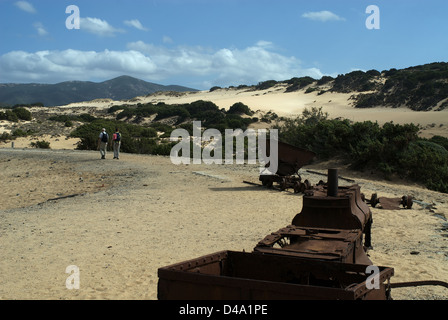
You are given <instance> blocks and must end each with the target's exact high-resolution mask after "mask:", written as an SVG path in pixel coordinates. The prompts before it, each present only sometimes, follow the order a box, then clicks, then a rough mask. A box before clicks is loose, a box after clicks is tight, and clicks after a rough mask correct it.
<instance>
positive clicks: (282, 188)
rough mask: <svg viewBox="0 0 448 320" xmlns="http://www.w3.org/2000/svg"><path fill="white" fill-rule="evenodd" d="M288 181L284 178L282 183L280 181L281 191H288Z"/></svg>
mask: <svg viewBox="0 0 448 320" xmlns="http://www.w3.org/2000/svg"><path fill="white" fill-rule="evenodd" d="M286 184H287V183H286V179H285V178H283V179H282V181H280V183H279V185H280V190H282V191H283V190H286Z"/></svg>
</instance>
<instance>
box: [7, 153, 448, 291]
mask: <svg viewBox="0 0 448 320" xmlns="http://www.w3.org/2000/svg"><path fill="white" fill-rule="evenodd" d="M0 166H1V167H2V171H1V173H0V177H1V179H2V182H3V183H2V186H3V190H4V194H5V193H6V196H4V197H1V198H0V199H1V200H0V208H1V209H0V244H1V245H0V256H1V257H2V259H1V260H0V270H1V273H0V299H64V300H65V299H156V298H157V280H158V278H157V269H158V268H159V267H162V266H166V265H168V264H172V263H176V262H180V261H184V260H186V259H191V258H196V257H198V256H201V255H204V254H209V253H213V252H216V251H219V250H246V251H251V250H252V249H253V247H254V246H255V245H256V243H257V242H258V241H259V240H261V239H263V238H264V236H266V235H267V234H270V233H271V232H273V231H277V230H278V229H280V228H282V227H284V226H286V225H288V224H290V223H291V220H292V218H293V217H294V215H295V214H296V213H298V212H300V210H301V206H302V199H301V195H297V194H294V193H292V192H288V191H287V192H279V191H275V190H267V189H264V188H261V187H257V186H251V185H248V184H245V183H243V181H244V180H249V181H254V182H257V180H258V168H257V167H256V166H247V165H227V166H224V165H221V166H207V165H180V166H176V165H173V164H172V163H171V162H170V159H169V158H168V157H158V156H148V155H132V154H122V156H121V157H120V160H119V161H116V160H112V159H111V158H110V156H109V159H107V160H99V154H98V153H97V152H85V151H72V150H33V149H24V150H17V149H15V150H13V149H0ZM307 168H308V167H306V168H303V169H302V170H301V172H302V173H301V174H302V177H303V178H306V179H309V180H310V181H311V182H312V183H313V184H315V183H317V182H318V181H319V180H320V179H322V176H319V175H316V174H312V173H308V172H307V171H306V169H307ZM309 168H312V169H313V170H320V171H321V172H325V166H320V167H319V166H318V165H314V166H309ZM198 173H200V174H198ZM343 174H344V175H345V176H346V177H348V178H352V179H355V180H356V182H357V183H359V184H360V185H361V191H362V192H364V193H365V194H366V195H367V196H369V195H371V194H372V193H374V192H377V193H378V195H379V196H402V195H405V194H411V193H412V194H413V195H414V196H415V197H416V198H420V199H422V200H424V201H435V202H436V208H437V209H436V212H435V213H437V214H438V215H435V214H434V213H432V212H429V210H427V209H422V208H420V207H419V206H418V205H415V206H414V207H413V208H412V209H411V210H399V211H388V210H382V209H377V208H374V209H372V212H373V215H374V223H373V237H372V240H373V245H374V249H373V250H372V251H370V252H369V254H370V257H371V259H372V261H373V262H374V263H375V264H377V265H381V266H389V267H393V268H395V276H394V277H393V278H392V280H393V281H395V282H403V281H412V280H442V281H448V231H447V229H446V220H444V219H443V216H444V215H446V214H448V210H447V208H448V197H447V196H446V195H444V194H440V193H436V192H431V191H427V190H424V189H421V188H419V187H418V186H408V187H406V186H402V185H396V184H393V183H387V182H384V181H377V180H373V179H372V180H367V179H360V178H359V176H356V175H355V174H354V173H351V172H349V171H344V172H343ZM19 176H20V177H19ZM80 178H82V181H81V180H80ZM348 184H349V183H348V182H345V181H341V182H340V185H348ZM73 194H79V195H77V196H74V197H68V198H63V199H60V200H52V201H47V200H48V199H53V198H56V197H63V196H65V195H73ZM444 227H445V229H444ZM69 265H76V266H78V267H79V268H80V289H78V290H68V289H67V288H66V286H65V281H66V279H67V277H68V276H69V275H68V274H67V273H65V270H66V267H67V266H69ZM393 297H394V298H395V299H447V298H448V290H447V289H445V288H440V287H423V288H418V289H415V288H412V289H394V291H393Z"/></svg>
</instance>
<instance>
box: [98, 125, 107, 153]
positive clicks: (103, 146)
mask: <svg viewBox="0 0 448 320" xmlns="http://www.w3.org/2000/svg"><path fill="white" fill-rule="evenodd" d="M108 142H109V135H108V134H107V132H106V129H105V128H103V129H102V130H101V133H100V136H99V137H98V148H99V149H100V154H101V159H106V151H107V144H108Z"/></svg>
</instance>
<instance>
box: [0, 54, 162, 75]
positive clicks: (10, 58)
mask: <svg viewBox="0 0 448 320" xmlns="http://www.w3.org/2000/svg"><path fill="white" fill-rule="evenodd" d="M156 70H157V68H156V65H155V64H154V62H153V61H152V60H151V58H149V57H147V56H145V55H143V54H142V53H140V52H137V51H131V50H130V51H109V50H105V51H101V52H96V51H80V50H73V49H68V50H64V51H49V50H46V51H38V52H35V53H28V52H25V51H11V52H9V53H6V54H4V55H2V56H0V74H1V75H2V76H0V82H32V81H39V82H58V81H66V80H91V79H92V78H99V79H110V78H113V77H116V76H121V75H124V74H130V75H131V74H132V75H135V76H137V77H146V76H148V75H151V74H153V73H155V72H156ZM5 75H7V76H8V79H1V78H3V77H4V76H5Z"/></svg>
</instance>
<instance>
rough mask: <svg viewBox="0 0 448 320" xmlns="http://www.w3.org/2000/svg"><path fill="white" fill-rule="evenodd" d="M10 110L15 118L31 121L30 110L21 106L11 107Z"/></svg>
mask: <svg viewBox="0 0 448 320" xmlns="http://www.w3.org/2000/svg"><path fill="white" fill-rule="evenodd" d="M12 112H14V113H15V114H16V115H17V118H19V119H20V120H25V121H31V119H32V118H33V117H32V115H31V112H29V111H28V110H26V109H25V108H23V107H16V108H13V109H12Z"/></svg>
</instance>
